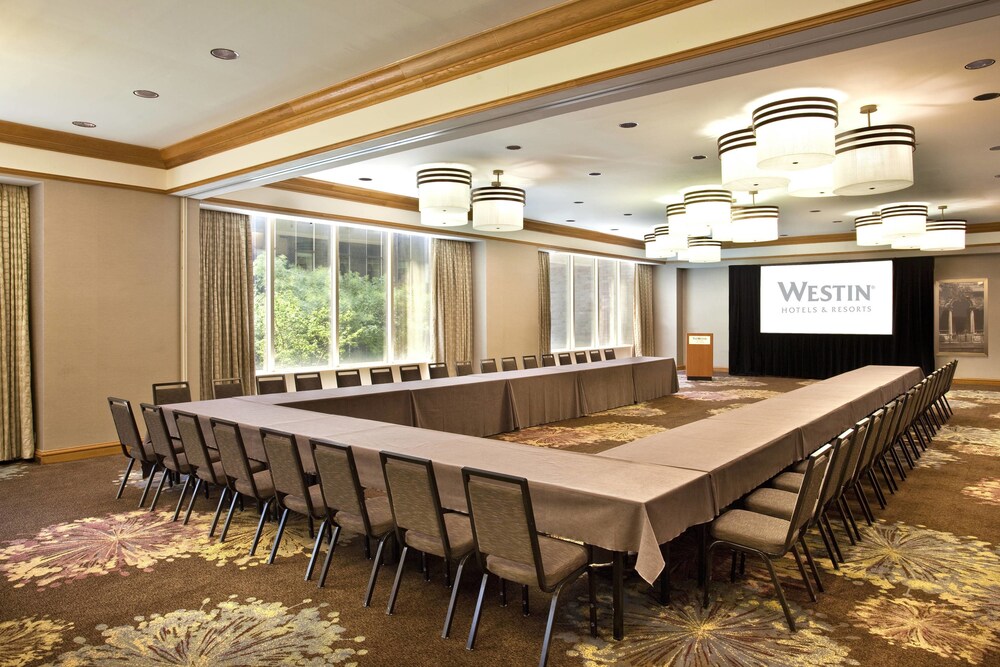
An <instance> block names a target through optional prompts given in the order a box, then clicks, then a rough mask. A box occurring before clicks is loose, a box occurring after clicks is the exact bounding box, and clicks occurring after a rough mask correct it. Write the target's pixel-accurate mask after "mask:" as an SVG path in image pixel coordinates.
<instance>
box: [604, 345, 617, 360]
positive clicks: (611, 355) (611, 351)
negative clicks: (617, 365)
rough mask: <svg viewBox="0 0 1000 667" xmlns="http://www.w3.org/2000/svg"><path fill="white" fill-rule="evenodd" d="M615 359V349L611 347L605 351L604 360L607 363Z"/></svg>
mask: <svg viewBox="0 0 1000 667" xmlns="http://www.w3.org/2000/svg"><path fill="white" fill-rule="evenodd" d="M614 358H615V351H614V349H612V348H610V347H609V348H608V349H606V350H604V360H605V361H612V360H613V359H614Z"/></svg>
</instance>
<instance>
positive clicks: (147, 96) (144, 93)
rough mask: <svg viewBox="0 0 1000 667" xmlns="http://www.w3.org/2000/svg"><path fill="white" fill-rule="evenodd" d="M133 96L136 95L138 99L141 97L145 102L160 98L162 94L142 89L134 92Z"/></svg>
mask: <svg viewBox="0 0 1000 667" xmlns="http://www.w3.org/2000/svg"><path fill="white" fill-rule="evenodd" d="M132 94H133V95H135V96H136V97H141V98H142V99H144V100H155V99H156V98H157V97H159V96H160V94H159V93H157V92H154V91H152V90H143V89H142V88H140V89H139V90H133V91H132Z"/></svg>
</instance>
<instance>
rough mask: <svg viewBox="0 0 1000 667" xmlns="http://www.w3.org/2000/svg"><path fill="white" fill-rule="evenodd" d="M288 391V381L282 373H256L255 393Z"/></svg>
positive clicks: (281, 392) (282, 392)
mask: <svg viewBox="0 0 1000 667" xmlns="http://www.w3.org/2000/svg"><path fill="white" fill-rule="evenodd" d="M287 391H288V383H287V382H286V381H285V376H284V375H258V376H257V394H258V395H260V396H263V395H264V394H284V393H285V392H287Z"/></svg>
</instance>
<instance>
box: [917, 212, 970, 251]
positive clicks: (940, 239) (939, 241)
mask: <svg viewBox="0 0 1000 667" xmlns="http://www.w3.org/2000/svg"><path fill="white" fill-rule="evenodd" d="M947 208H948V207H947V206H938V210H940V211H941V218H940V219H938V220H928V221H927V230H926V231H925V232H924V235H923V236H922V237H920V249H921V250H930V251H939V250H941V251H943V250H965V225H966V221H965V220H955V219H952V220H945V217H944V212H945V210H946V209H947Z"/></svg>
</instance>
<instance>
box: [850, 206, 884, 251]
mask: <svg viewBox="0 0 1000 667" xmlns="http://www.w3.org/2000/svg"><path fill="white" fill-rule="evenodd" d="M854 235H855V242H856V243H857V244H858V245H860V246H879V245H889V239H887V238H885V236H884V235H883V233H882V216H881V215H879V213H878V211H875V212H874V213H872V214H871V215H862V216H859V217H857V218H854Z"/></svg>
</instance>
